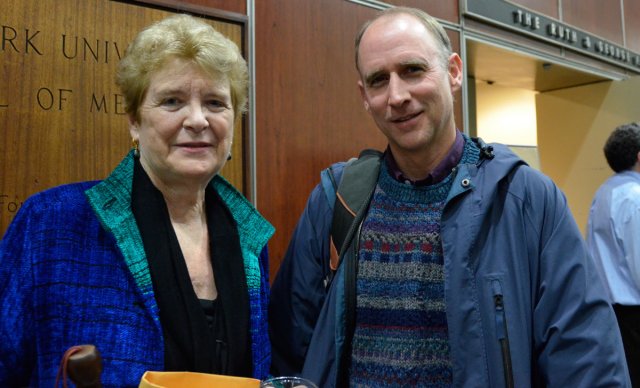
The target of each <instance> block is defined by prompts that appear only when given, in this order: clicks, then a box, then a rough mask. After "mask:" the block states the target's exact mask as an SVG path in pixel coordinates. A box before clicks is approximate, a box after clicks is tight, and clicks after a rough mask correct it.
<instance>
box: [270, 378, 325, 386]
mask: <svg viewBox="0 0 640 388" xmlns="http://www.w3.org/2000/svg"><path fill="white" fill-rule="evenodd" d="M260 388H318V386H317V385H315V384H314V383H312V382H311V381H310V380H307V379H305V378H303V377H294V376H281V377H274V378H271V379H267V380H264V381H262V382H261V383H260Z"/></svg>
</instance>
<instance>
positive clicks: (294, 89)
mask: <svg viewBox="0 0 640 388" xmlns="http://www.w3.org/2000/svg"><path fill="white" fill-rule="evenodd" d="M423 3H424V2H423ZM427 3H429V2H427ZM432 3H434V4H436V3H437V4H439V6H438V7H437V9H438V12H440V14H442V15H444V14H446V15H449V16H450V17H452V18H455V19H456V20H457V5H456V4H454V3H455V2H451V6H448V7H447V6H443V5H442V3H441V2H438V1H432ZM375 13H376V10H374V9H371V8H368V7H364V6H362V5H357V4H354V3H351V2H347V1H344V0H322V1H318V0H295V1H292V0H269V1H257V2H256V100H257V102H256V110H257V111H256V127H257V134H256V136H257V138H256V143H257V155H256V157H257V180H258V182H257V201H258V209H259V210H260V212H261V213H262V214H263V215H264V216H265V217H266V218H267V219H269V220H270V221H271V222H272V223H273V224H274V225H275V226H276V229H277V231H276V234H275V236H274V238H273V239H272V240H271V242H270V244H269V248H270V253H271V254H270V256H271V276H272V278H273V276H274V274H275V273H276V271H277V269H278V267H279V265H280V262H281V260H282V258H283V256H284V253H285V250H286V247H287V245H288V242H289V238H290V237H291V233H292V231H293V229H294V226H295V224H296V222H297V220H298V218H299V216H300V214H301V212H302V210H303V209H304V206H305V204H306V200H307V197H308V195H309V194H310V192H311V190H312V189H313V187H314V186H315V185H316V184H317V183H318V182H319V179H320V171H321V170H322V169H324V168H326V167H328V166H329V165H330V164H331V163H334V162H337V161H341V160H346V159H349V158H351V157H353V156H357V155H358V153H359V151H360V150H362V149H364V148H378V149H384V147H385V146H386V142H385V139H384V137H383V136H382V134H381V133H380V132H379V130H378V129H377V128H376V127H375V125H374V123H373V121H372V120H371V118H370V117H369V115H368V114H367V113H366V111H365V110H364V107H363V103H362V100H361V98H360V95H359V92H358V88H357V80H358V73H357V71H356V69H355V64H354V55H355V54H354V39H355V36H356V33H357V31H358V30H359V28H360V26H361V25H362V23H363V22H365V21H366V20H368V19H369V18H371V17H372V16H373V15H374V14H375ZM452 39H453V41H454V42H453V43H454V46H455V47H456V49H457V48H458V47H459V37H458V34H457V32H455V31H453V32H452ZM456 101H457V102H458V109H457V110H456V113H457V115H456V116H457V120H458V122H459V123H462V119H461V112H462V107H461V102H460V101H461V98H460V96H457V97H456Z"/></svg>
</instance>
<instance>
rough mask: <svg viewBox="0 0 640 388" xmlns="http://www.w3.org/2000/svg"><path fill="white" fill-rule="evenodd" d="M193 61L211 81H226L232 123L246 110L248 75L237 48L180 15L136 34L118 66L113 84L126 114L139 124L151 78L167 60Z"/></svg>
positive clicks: (212, 29) (204, 25) (204, 24)
mask: <svg viewBox="0 0 640 388" xmlns="http://www.w3.org/2000/svg"><path fill="white" fill-rule="evenodd" d="M173 58H179V59H184V60H187V61H193V62H194V63H195V64H197V65H198V66H200V68H202V70H203V71H205V72H206V73H208V74H210V75H211V76H212V77H216V78H223V79H228V80H229V85H230V89H231V101H232V104H233V112H234V119H236V120H237V119H238V118H239V117H241V116H242V113H244V112H245V110H246V104H247V88H248V84H249V75H248V69H247V62H246V61H245V60H244V58H243V57H242V54H241V53H240V50H239V49H238V46H236V44H235V43H234V42H232V41H231V40H229V39H228V38H226V37H225V36H224V35H222V34H221V33H220V32H218V31H216V30H215V29H214V28H213V27H212V26H211V25H209V24H207V23H205V22H203V21H201V20H198V19H196V18H195V17H193V16H190V15H185V14H179V15H173V16H170V17H168V18H166V19H163V20H161V21H158V22H156V23H154V24H152V25H150V26H148V27H146V28H145V29H143V30H142V31H140V32H139V33H138V35H137V36H136V37H135V39H134V40H133V42H131V44H130V45H129V47H127V50H126V52H125V54H124V57H123V58H122V59H121V60H120V63H119V64H118V69H117V72H116V84H117V85H118V87H119V88H120V90H121V91H122V93H123V95H124V101H125V111H126V113H127V114H129V115H130V116H133V117H135V118H136V120H139V119H140V117H139V112H138V110H139V108H140V104H141V103H142V100H143V99H144V97H145V94H146V92H147V89H148V88H149V82H150V78H151V75H152V74H153V73H154V72H156V71H158V70H159V69H161V68H162V66H163V65H164V64H165V63H166V62H167V60H169V59H173Z"/></svg>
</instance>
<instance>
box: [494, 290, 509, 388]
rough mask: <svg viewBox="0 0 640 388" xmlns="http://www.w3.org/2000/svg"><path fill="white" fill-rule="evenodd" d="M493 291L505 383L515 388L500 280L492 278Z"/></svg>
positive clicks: (497, 336) (497, 334) (497, 337)
mask: <svg viewBox="0 0 640 388" xmlns="http://www.w3.org/2000/svg"><path fill="white" fill-rule="evenodd" d="M491 292H492V296H493V307H494V314H495V320H496V339H497V341H498V344H499V346H500V352H501V354H502V369H503V371H504V383H505V386H506V387H508V388H513V387H514V383H513V368H512V365H511V350H510V349H509V333H508V331H507V314H506V313H505V309H504V295H503V293H502V284H501V283H500V280H498V279H493V280H491Z"/></svg>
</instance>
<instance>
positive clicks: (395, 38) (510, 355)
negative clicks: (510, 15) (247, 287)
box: [269, 7, 629, 388]
mask: <svg viewBox="0 0 640 388" xmlns="http://www.w3.org/2000/svg"><path fill="white" fill-rule="evenodd" d="M356 68H357V70H358V72H359V74H360V79H359V81H358V87H359V89H360V93H361V96H362V100H363V104H364V108H365V109H366V111H367V112H369V114H370V115H371V117H372V118H373V120H374V122H375V123H376V125H377V127H378V128H379V130H380V131H381V132H382V133H383V134H384V135H385V136H386V138H387V140H388V147H387V148H386V151H385V152H384V154H381V155H380V156H379V157H378V158H379V159H378V164H377V166H378V168H379V173H378V174H377V182H375V183H373V184H372V186H373V187H371V189H370V190H368V192H370V196H369V197H368V199H367V203H366V205H365V206H363V207H362V208H361V210H360V211H356V210H355V209H352V210H353V213H354V215H355V218H354V221H353V222H354V223H355V224H352V225H351V228H350V229H349V230H350V231H351V232H353V233H351V234H346V239H345V240H346V241H345V243H344V244H342V245H340V246H332V240H333V238H334V237H335V236H334V234H333V228H332V226H331V224H332V220H333V217H334V215H336V214H337V213H334V211H335V210H334V211H332V210H331V206H335V207H336V208H337V207H339V206H342V205H341V203H339V202H343V201H342V200H343V199H344V198H340V201H335V203H333V202H332V201H331V200H329V198H330V196H328V195H327V194H326V193H327V191H325V189H324V186H322V185H318V186H317V187H316V188H315V189H314V191H313V192H312V193H311V196H310V198H309V200H308V202H307V206H306V208H305V210H304V212H303V213H302V215H301V217H300V220H299V222H298V224H297V226H296V229H295V231H294V233H293V236H292V239H291V242H290V245H289V248H288V250H287V253H286V256H285V258H284V260H283V263H282V265H281V267H280V269H279V271H278V274H277V276H276V279H275V281H274V283H273V287H272V289H271V301H270V305H269V306H270V307H269V320H270V322H269V323H270V330H271V342H272V345H273V365H272V373H274V374H299V375H301V376H303V377H306V378H308V379H310V380H312V381H314V382H315V383H317V384H318V386H321V387H325V388H326V387H334V386H337V387H347V386H370V387H382V386H384V387H399V386H430V387H449V386H455V387H529V386H536V387H542V386H549V387H604V386H615V387H625V386H629V376H628V372H627V368H626V365H625V360H624V353H623V348H622V342H621V339H620V333H619V331H618V328H617V326H616V325H615V315H614V313H613V310H612V309H611V306H610V305H609V303H608V302H607V300H606V297H605V294H604V289H603V286H602V283H601V281H600V279H599V277H598V275H597V272H596V271H595V268H594V265H593V263H592V262H591V261H590V260H589V258H588V253H587V250H586V245H585V243H584V240H583V238H582V235H581V233H580V231H579V229H578V227H577V225H576V223H575V221H574V219H573V217H572V215H571V213H570V211H569V208H568V206H567V201H566V199H565V197H564V195H563V194H562V193H561V192H560V190H559V189H558V188H557V187H556V186H555V185H554V183H553V182H552V181H551V180H550V179H549V178H548V177H546V176H544V175H543V174H541V173H540V172H538V171H536V170H534V169H532V168H530V167H529V166H527V165H526V164H525V163H524V162H523V161H522V160H520V159H519V158H518V157H517V156H516V155H515V154H513V153H512V152H511V151H509V149H508V148H507V147H505V146H502V145H499V144H494V145H487V144H485V143H483V142H482V141H481V140H479V139H471V138H469V137H468V136H466V135H464V134H463V133H461V132H460V131H459V130H457V128H456V124H455V122H454V92H456V91H457V90H459V89H460V87H461V84H462V80H463V67H462V61H461V59H460V57H459V56H458V54H456V53H453V52H452V50H451V44H450V41H449V38H448V37H447V34H446V32H445V31H444V29H443V28H442V26H441V25H440V24H439V23H438V22H437V21H436V20H435V19H434V18H433V17H431V16H430V15H428V14H426V13H425V12H423V11H421V10H418V9H412V8H403V7H397V8H390V9H388V10H385V11H382V12H381V13H379V14H378V15H377V16H376V17H375V18H374V19H373V20H371V21H370V22H367V23H366V24H365V25H364V26H363V27H362V29H361V30H360V33H359V34H358V36H357V38H356ZM367 160H371V159H367ZM374 160H375V159H374ZM356 163H357V162H353V163H349V166H348V167H345V164H344V163H338V164H335V165H333V166H332V170H333V174H334V178H335V180H336V181H337V182H339V183H338V193H340V190H341V187H343V183H344V182H342V180H343V179H347V178H345V177H346V176H347V175H348V173H347V172H346V171H349V170H348V169H350V168H351V167H354V165H355V164H356ZM353 175H354V174H351V175H349V177H352V176H353ZM345 184H346V183H345ZM363 191H364V192H367V190H363ZM338 197H340V196H339V195H338ZM335 251H337V252H341V256H340V257H339V260H338V261H337V262H336V263H337V268H336V266H333V267H332V264H333V263H334V261H333V260H332V253H331V252H335ZM333 268H335V271H333Z"/></svg>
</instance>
